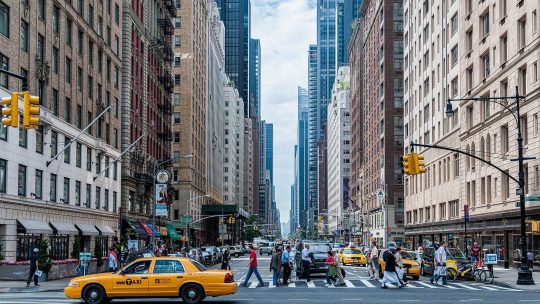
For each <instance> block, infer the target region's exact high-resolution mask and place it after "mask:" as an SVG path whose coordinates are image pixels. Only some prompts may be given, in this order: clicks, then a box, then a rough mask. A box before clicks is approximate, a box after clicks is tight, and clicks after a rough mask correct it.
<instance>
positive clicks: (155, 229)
mask: <svg viewBox="0 0 540 304" xmlns="http://www.w3.org/2000/svg"><path fill="white" fill-rule="evenodd" d="M146 224H147V225H148V226H149V227H150V229H152V232H154V236H155V237H161V234H160V233H159V230H158V229H157V227H156V225H154V223H152V222H146Z"/></svg>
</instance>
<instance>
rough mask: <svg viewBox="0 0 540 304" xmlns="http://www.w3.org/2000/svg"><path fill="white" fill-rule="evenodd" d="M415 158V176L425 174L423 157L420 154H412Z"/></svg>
mask: <svg viewBox="0 0 540 304" xmlns="http://www.w3.org/2000/svg"><path fill="white" fill-rule="evenodd" d="M414 156H415V163H416V168H415V171H416V174H419V173H426V163H425V162H424V155H422V154H414Z"/></svg>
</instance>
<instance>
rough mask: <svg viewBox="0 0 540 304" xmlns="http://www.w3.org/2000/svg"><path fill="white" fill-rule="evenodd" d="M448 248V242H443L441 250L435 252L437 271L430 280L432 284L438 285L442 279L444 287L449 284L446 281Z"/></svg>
mask: <svg viewBox="0 0 540 304" xmlns="http://www.w3.org/2000/svg"><path fill="white" fill-rule="evenodd" d="M446 246H447V245H446V242H445V241H442V242H441V245H440V246H439V249H437V251H436V252H435V257H434V262H435V271H434V272H433V277H431V279H430V280H429V281H430V283H431V284H434V283H438V282H439V279H441V278H442V280H443V285H446V284H448V283H447V281H446V274H447V273H446Z"/></svg>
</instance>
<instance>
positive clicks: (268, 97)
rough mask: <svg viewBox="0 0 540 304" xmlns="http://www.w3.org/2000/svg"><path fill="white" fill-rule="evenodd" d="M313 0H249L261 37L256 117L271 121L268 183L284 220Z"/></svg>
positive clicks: (254, 31)
mask: <svg viewBox="0 0 540 304" xmlns="http://www.w3.org/2000/svg"><path fill="white" fill-rule="evenodd" d="M316 15H317V13H316V0H251V25H252V28H251V36H252V38H256V39H260V40H261V53H262V60H261V66H262V72H261V78H262V82H261V102H262V106H261V116H262V119H264V120H266V122H267V123H273V124H274V184H275V188H276V189H275V193H276V199H275V200H276V204H277V207H278V208H279V211H280V216H281V222H288V220H289V212H290V210H291V185H292V183H293V181H294V170H293V168H294V154H293V153H294V145H295V144H296V139H297V138H296V137H297V136H296V134H297V127H298V126H297V87H298V86H303V87H305V88H306V84H307V75H308V72H307V67H308V63H307V58H308V56H307V54H308V47H309V44H313V43H316V42H317V33H316V29H317V20H316V19H317V18H316V17H317V16H316Z"/></svg>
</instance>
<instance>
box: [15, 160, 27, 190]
mask: <svg viewBox="0 0 540 304" xmlns="http://www.w3.org/2000/svg"><path fill="white" fill-rule="evenodd" d="M17 192H18V195H19V196H22V197H26V166H23V165H19V175H18V191H17Z"/></svg>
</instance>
